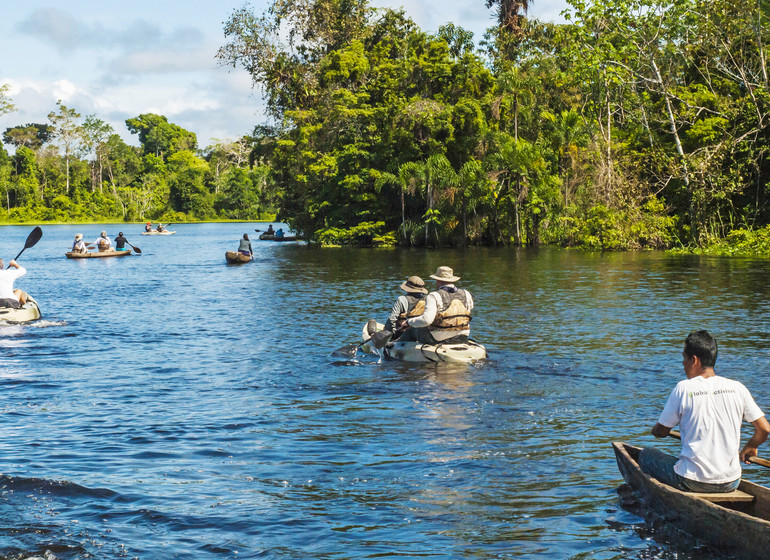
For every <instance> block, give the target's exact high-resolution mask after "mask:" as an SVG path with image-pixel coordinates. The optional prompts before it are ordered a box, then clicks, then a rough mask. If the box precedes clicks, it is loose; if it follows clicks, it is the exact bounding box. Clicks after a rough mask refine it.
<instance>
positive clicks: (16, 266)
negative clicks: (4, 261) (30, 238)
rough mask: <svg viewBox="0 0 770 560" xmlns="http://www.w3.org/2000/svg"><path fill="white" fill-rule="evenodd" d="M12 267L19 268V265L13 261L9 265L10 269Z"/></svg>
mask: <svg viewBox="0 0 770 560" xmlns="http://www.w3.org/2000/svg"><path fill="white" fill-rule="evenodd" d="M11 267H13V268H19V264H18V263H17V262H16V261H15V260H13V261H11V262H9V263H8V268H11Z"/></svg>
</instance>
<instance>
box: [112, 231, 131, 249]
mask: <svg viewBox="0 0 770 560" xmlns="http://www.w3.org/2000/svg"><path fill="white" fill-rule="evenodd" d="M126 243H128V239H126V238H125V237H123V232H122V231H121V232H120V233H118V236H117V237H116V238H115V250H116V251H128V248H127V247H126Z"/></svg>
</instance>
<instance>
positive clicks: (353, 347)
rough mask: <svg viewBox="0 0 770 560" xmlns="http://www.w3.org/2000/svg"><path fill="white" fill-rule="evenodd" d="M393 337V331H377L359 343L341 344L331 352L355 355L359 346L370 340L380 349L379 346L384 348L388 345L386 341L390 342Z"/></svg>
mask: <svg viewBox="0 0 770 560" xmlns="http://www.w3.org/2000/svg"><path fill="white" fill-rule="evenodd" d="M392 337H393V333H392V332H390V331H377V332H376V333H374V334H373V335H372V336H370V337H369V338H367V339H366V340H364V341H363V342H362V343H360V344H348V345H347V346H343V347H342V348H337V349H336V350H335V351H334V352H332V354H344V355H346V356H347V355H350V356H353V355H355V353H356V352H358V349H359V348H361V347H362V346H363V345H364V344H366V343H367V342H371V343H372V344H373V345H374V347H375V348H376V349H377V350H380V349H381V348H385V347H386V346H387V345H388V342H390V339H391V338H392Z"/></svg>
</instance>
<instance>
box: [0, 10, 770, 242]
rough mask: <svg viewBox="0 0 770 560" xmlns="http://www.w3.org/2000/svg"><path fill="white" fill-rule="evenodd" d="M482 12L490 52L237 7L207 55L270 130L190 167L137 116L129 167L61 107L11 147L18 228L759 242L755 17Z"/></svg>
mask: <svg viewBox="0 0 770 560" xmlns="http://www.w3.org/2000/svg"><path fill="white" fill-rule="evenodd" d="M473 1H476V2H478V4H479V7H480V8H483V7H484V5H486V7H487V8H490V9H492V10H494V13H495V15H496V17H497V24H496V25H495V26H493V27H492V28H490V29H489V30H488V31H487V33H486V35H485V36H484V38H483V39H482V40H481V41H476V40H475V39H474V38H473V36H472V34H471V33H470V32H468V31H466V30H464V29H462V28H461V27H458V26H455V25H453V24H451V23H449V24H447V25H445V26H443V27H441V28H440V29H439V30H438V32H437V33H435V34H432V33H426V32H424V31H422V30H420V29H419V28H418V27H417V26H416V25H415V24H414V22H413V21H411V20H410V19H409V18H408V17H407V16H406V15H405V13H404V12H403V11H401V10H392V9H378V8H373V7H372V6H371V5H370V3H369V2H368V0H345V1H340V0H271V2H270V3H269V5H268V8H267V10H266V11H264V12H263V13H255V12H253V11H252V9H251V8H250V7H248V6H246V7H244V8H241V9H238V10H235V11H234V12H233V13H232V14H231V16H230V18H229V19H228V21H227V22H225V29H224V31H225V36H226V44H225V45H224V46H222V48H221V49H220V51H219V53H218V58H219V60H220V62H221V63H223V64H228V65H232V66H242V67H244V68H245V69H246V70H248V71H249V72H250V73H251V75H252V77H253V81H254V84H255V86H258V87H259V88H260V89H261V91H263V92H264V94H265V100H266V102H267V107H268V117H269V119H270V121H269V122H268V123H265V124H263V125H260V126H256V127H255V128H254V131H253V133H252V134H251V135H250V136H245V137H243V138H242V139H240V140H239V141H238V142H235V143H232V144H227V145H219V146H214V147H210V148H207V149H206V150H204V151H200V150H198V149H197V147H196V139H195V135H194V134H193V133H190V132H188V131H185V130H183V129H181V128H180V127H178V126H176V125H173V124H171V123H169V122H167V120H166V119H165V118H164V117H162V116H159V115H140V116H138V117H136V118H134V119H129V120H128V121H127V126H128V127H129V129H130V130H131V131H132V132H133V133H136V134H138V136H139V141H140V142H141V144H142V147H141V149H136V148H131V147H129V146H127V145H125V144H124V143H123V142H122V141H121V140H120V138H118V137H117V136H115V135H114V134H111V133H110V132H111V131H109V130H105V126H104V123H101V122H100V121H99V120H98V119H96V118H95V117H89V118H88V119H86V123H85V124H84V125H83V128H84V131H85V135H84V136H82V138H83V140H82V141H81V140H79V139H80V138H81V137H76V139H75V140H74V141H73V140H69V141H68V138H69V135H71V134H73V133H71V132H68V131H69V130H71V127H70V128H68V127H67V123H68V121H73V120H76V117H75V116H74V115H73V114H72V113H71V112H70V110H69V109H67V108H66V107H63V106H61V105H60V106H59V110H58V113H52V114H51V115H50V116H49V119H50V120H51V123H50V126H49V125H40V124H34V123H33V124H27V125H23V126H19V127H16V129H9V130H7V131H6V134H5V135H4V136H3V139H4V141H5V142H11V143H13V144H15V145H16V146H17V148H16V153H15V155H13V156H9V155H7V154H5V155H2V156H0V187H2V189H3V192H4V193H5V194H6V197H5V198H6V200H5V205H4V207H5V209H6V213H7V215H8V218H9V219H29V218H30V216H33V217H34V218H37V219H43V218H47V217H49V216H51V218H50V219H58V217H61V216H69V217H74V216H79V215H89V214H93V213H95V214H96V215H100V216H108V215H109V216H118V217H121V218H123V219H144V218H145V217H148V218H149V217H152V216H159V215H167V213H170V212H174V213H181V214H182V215H184V216H187V217H191V218H200V219H203V218H216V217H232V218H240V217H242V218H247V217H248V218H250V217H256V216H258V215H259V214H260V213H261V212H265V211H269V210H272V209H273V208H275V209H276V210H277V212H278V219H280V220H282V221H285V222H287V223H288V224H289V225H290V226H291V227H292V229H293V230H295V231H296V232H298V234H299V235H301V236H302V237H304V238H305V239H308V240H311V241H315V242H319V243H322V244H326V245H344V244H351V245H393V244H399V245H403V246H446V245H451V246H463V245H467V244H487V245H499V244H505V245H507V244H512V245H519V246H522V245H530V246H534V245H538V244H543V243H548V244H561V245H564V246H571V247H581V248H585V249H602V250H604V249H609V250H622V249H640V248H653V249H654V248H672V247H679V248H683V247H690V248H697V247H703V246H706V245H708V244H710V243H713V242H714V240H724V242H725V243H728V244H729V243H743V242H744V241H745V242H747V243H751V242H752V240H753V241H755V242H756V243H758V244H761V243H763V242H762V241H761V239H762V236H763V235H765V234H763V233H762V232H763V231H764V229H763V228H764V227H765V226H766V225H768V224H770V192H768V174H770V170H769V169H768V166H767V158H766V156H767V151H768V146H769V145H770V88H769V86H770V81H769V80H768V71H767V60H766V46H765V45H767V44H768V42H769V41H770V26H768V25H767V24H766V21H767V18H768V16H770V9H769V8H768V3H767V2H766V0H757V1H751V2H733V1H727V0H596V1H593V2H590V3H588V2H586V1H584V0H569V2H570V8H569V9H568V10H567V12H565V14H566V19H567V23H566V24H563V25H556V24H550V23H542V22H539V21H537V20H533V19H529V18H527V17H526V8H527V6H528V3H527V2H518V1H511V2H509V1H506V2H503V1H500V0H473ZM3 93H4V92H3V90H2V89H0V111H5V112H8V110H11V109H12V105H10V100H8V99H7V96H4V95H3ZM3 103H5V104H6V105H5V106H4V105H3ZM3 107H5V108H3ZM9 107H10V109H9ZM86 155H88V157H86ZM731 232H735V233H731Z"/></svg>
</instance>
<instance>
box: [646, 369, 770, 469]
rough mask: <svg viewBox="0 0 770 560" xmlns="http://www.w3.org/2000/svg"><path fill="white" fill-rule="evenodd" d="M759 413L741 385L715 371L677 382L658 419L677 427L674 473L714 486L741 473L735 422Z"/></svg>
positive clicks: (753, 416) (668, 425)
mask: <svg viewBox="0 0 770 560" xmlns="http://www.w3.org/2000/svg"><path fill="white" fill-rule="evenodd" d="M762 416H764V414H763V413H762V411H761V410H760V409H759V407H758V406H757V404H756V403H755V402H754V399H753V398H752V397H751V394H750V393H749V390H748V389H746V387H744V386H743V384H742V383H740V382H738V381H734V380H732V379H727V378H726V377H720V376H718V375H715V376H713V377H708V378H706V377H702V376H700V375H699V376H697V377H694V378H692V379H685V380H683V381H680V382H679V383H677V385H676V387H674V390H673V391H671V395H670V396H669V397H668V401H667V402H666V406H665V407H664V409H663V412H662V413H661V415H660V419H659V420H658V423H659V424H662V425H663V426H666V427H668V428H673V427H674V426H676V425H677V424H679V425H680V430H681V432H682V451H681V452H680V453H679V460H678V461H677V463H676V465H674V471H675V472H676V473H677V474H679V475H680V476H683V477H685V478H689V479H690V480H697V481H698V482H710V483H713V484H720V483H723V482H731V481H733V480H736V479H738V478H740V476H741V462H740V459H739V457H738V453H739V452H740V445H741V422H742V421H743V420H746V421H747V422H754V421H755V420H757V419H759V418H761V417H762Z"/></svg>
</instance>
